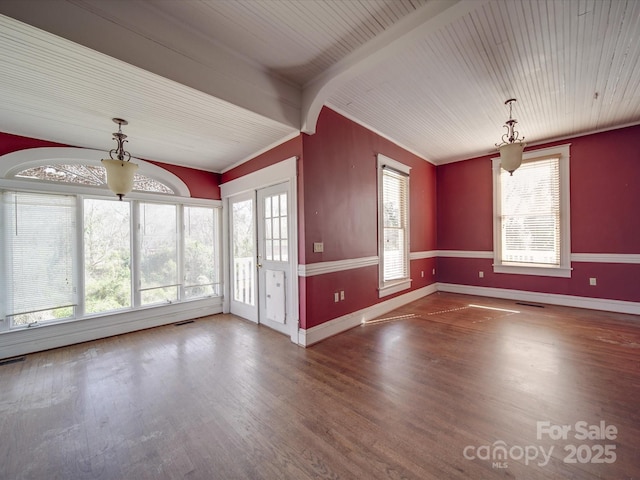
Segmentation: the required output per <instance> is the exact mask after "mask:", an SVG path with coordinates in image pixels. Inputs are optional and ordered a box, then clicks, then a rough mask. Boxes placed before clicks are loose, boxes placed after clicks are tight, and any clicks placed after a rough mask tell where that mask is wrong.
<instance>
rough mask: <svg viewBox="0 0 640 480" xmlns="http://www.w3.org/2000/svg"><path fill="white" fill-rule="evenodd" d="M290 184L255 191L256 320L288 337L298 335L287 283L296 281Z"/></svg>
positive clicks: (295, 316) (295, 315)
mask: <svg viewBox="0 0 640 480" xmlns="http://www.w3.org/2000/svg"><path fill="white" fill-rule="evenodd" d="M289 197H290V196H289V183H288V182H286V183H281V184H278V185H274V186H271V187H267V188H262V189H260V190H258V192H257V198H258V205H257V219H258V220H257V232H258V236H257V238H258V249H257V250H258V257H257V266H258V318H259V322H260V323H262V324H264V325H266V326H268V327H270V328H273V329H274V330H277V331H279V332H281V333H284V334H286V335H289V336H291V337H292V338H294V337H295V335H297V330H298V322H297V318H298V316H297V314H296V313H297V312H292V311H291V309H292V305H293V304H294V303H293V302H291V299H290V298H287V297H288V295H287V292H291V291H292V289H291V288H289V285H288V284H289V282H295V281H297V277H296V276H295V275H294V273H295V272H293V271H292V268H291V266H292V264H294V265H295V264H296V262H293V263H292V258H291V255H292V254H291V252H292V248H291V241H290V238H291V222H290V219H291V211H292V208H291V202H290V198H289Z"/></svg>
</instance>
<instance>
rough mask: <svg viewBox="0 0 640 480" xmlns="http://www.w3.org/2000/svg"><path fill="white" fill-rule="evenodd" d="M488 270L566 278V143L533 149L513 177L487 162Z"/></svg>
mask: <svg viewBox="0 0 640 480" xmlns="http://www.w3.org/2000/svg"><path fill="white" fill-rule="evenodd" d="M493 185H494V271H495V272H496V273H515V274H528V275H543V276H554V277H570V276H571V265H570V253H571V248H570V235H569V225H570V222H569V145H563V146H558V147H552V148H547V149H543V150H534V151H532V152H527V153H525V154H524V156H523V162H522V165H521V166H520V168H518V169H517V170H516V171H515V172H514V173H513V175H510V174H509V172H507V171H505V170H503V169H502V168H500V159H499V158H496V159H493Z"/></svg>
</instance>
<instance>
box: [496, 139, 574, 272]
mask: <svg viewBox="0 0 640 480" xmlns="http://www.w3.org/2000/svg"><path fill="white" fill-rule="evenodd" d="M570 145H571V144H565V145H558V146H555V147H549V148H543V149H539V150H532V151H530V152H525V153H524V154H523V156H522V161H523V162H535V161H536V160H543V159H549V158H558V159H559V168H560V171H559V174H560V265H559V266H558V267H551V266H546V265H535V264H529V263H513V262H503V261H502V225H501V222H500V218H501V201H500V199H501V191H500V168H501V167H500V158H499V157H496V158H492V159H491V161H492V170H493V254H494V263H493V271H494V273H510V274H517V275H538V276H547V277H564V278H570V277H571V270H572V269H571V231H570V229H571V218H570V212H571V208H570V182H569V160H570ZM517 174H518V171H517V170H516V171H515V172H514V175H517Z"/></svg>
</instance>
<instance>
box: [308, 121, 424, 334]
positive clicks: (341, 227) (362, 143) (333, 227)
mask: <svg viewBox="0 0 640 480" xmlns="http://www.w3.org/2000/svg"><path fill="white" fill-rule="evenodd" d="M303 150H304V162H303V165H304V176H303V187H302V188H303V191H304V214H303V216H304V220H305V221H304V230H305V232H304V236H305V239H306V241H305V242H304V244H302V243H301V244H300V248H301V249H304V256H303V257H302V258H304V259H305V262H304V263H305V264H313V263H318V262H329V261H337V260H347V259H353V258H361V257H370V256H376V255H378V240H377V239H378V235H377V231H378V223H377V222H378V220H377V219H378V214H377V198H378V197H377V158H376V154H378V153H382V154H384V155H386V156H388V157H390V158H393V159H394V160H397V161H399V162H402V163H404V164H406V165H409V166H410V167H412V170H411V177H410V195H411V198H410V206H411V227H410V228H411V251H412V252H421V251H431V250H434V249H435V241H436V236H435V227H436V193H435V180H436V176H435V170H436V169H435V167H434V166H433V165H431V164H430V163H428V162H426V161H425V160H423V159H421V158H419V157H417V156H416V155H413V154H412V153H409V152H407V151H406V150H404V149H402V148H400V147H398V146H397V145H395V144H394V143H392V142H390V141H388V140H386V139H384V138H382V137H380V136H379V135H377V134H375V133H373V132H371V131H369V130H367V129H366V128H364V127H362V126H360V125H358V124H356V123H354V122H352V121H351V120H348V119H346V118H345V117H343V116H341V115H339V114H338V113H336V112H334V111H332V110H330V109H328V108H324V109H323V110H322V112H321V114H320V117H319V119H318V124H317V130H316V134H315V135H311V136H309V135H305V136H304V137H303ZM314 242H322V243H324V252H323V253H314V252H313V243H314ZM433 268H435V262H434V261H433V259H424V260H416V261H413V262H411V270H412V277H413V280H414V282H413V285H412V289H415V288H420V287H423V286H425V285H429V284H431V283H433V282H434V278H433V275H432V273H431V272H432V269H433ZM422 271H424V272H425V276H424V277H422V276H421V274H420V272H422ZM300 281H301V284H302V285H301V287H300V291H301V292H302V291H304V292H306V298H305V306H304V311H301V317H302V318H301V323H302V328H310V327H313V326H315V325H319V324H321V323H323V322H326V321H328V320H331V319H333V318H337V317H340V316H342V315H346V314H348V313H352V312H354V311H357V310H360V309H362V308H365V307H368V306H371V305H374V304H376V303H378V302H380V301H382V300H387V299H388V298H389V297H386V298H384V299H380V298H378V269H377V266H374V267H366V268H358V269H354V270H347V271H344V272H336V273H331V274H325V275H318V276H311V277H303V278H301V280H300ZM339 290H344V291H345V300H344V301H341V302H338V303H335V302H334V292H335V291H339ZM403 293H406V291H405V292H403ZM301 308H302V307H301Z"/></svg>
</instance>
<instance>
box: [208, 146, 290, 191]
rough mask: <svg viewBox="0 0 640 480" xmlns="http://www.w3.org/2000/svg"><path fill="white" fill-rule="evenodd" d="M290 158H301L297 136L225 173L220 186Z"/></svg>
mask: <svg viewBox="0 0 640 480" xmlns="http://www.w3.org/2000/svg"><path fill="white" fill-rule="evenodd" d="M291 157H299V158H302V136H301V135H298V136H297V137H295V138H292V139H291V140H289V141H287V142H284V143H282V144H280V145H278V146H277V147H274V148H272V149H271V150H269V151H268V152H264V153H263V154H261V155H258V156H257V157H255V158H252V159H251V160H250V161H248V162H244V163H242V164H240V165H238V166H237V167H235V168H232V169H231V170H229V171H227V172H225V173H223V174H222V177H221V182H220V183H221V184H222V183H227V182H230V181H231V180H235V179H236V178H240V177H243V176H245V175H248V174H249V173H253V172H257V171H258V170H261V169H263V168H265V167H269V166H271V165H274V164H276V163H278V162H281V161H282V160H286V159H288V158H291Z"/></svg>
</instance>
